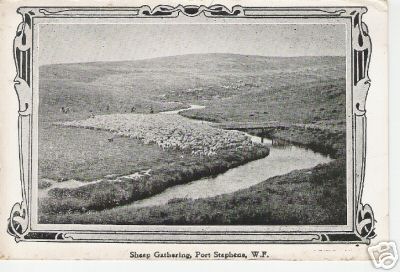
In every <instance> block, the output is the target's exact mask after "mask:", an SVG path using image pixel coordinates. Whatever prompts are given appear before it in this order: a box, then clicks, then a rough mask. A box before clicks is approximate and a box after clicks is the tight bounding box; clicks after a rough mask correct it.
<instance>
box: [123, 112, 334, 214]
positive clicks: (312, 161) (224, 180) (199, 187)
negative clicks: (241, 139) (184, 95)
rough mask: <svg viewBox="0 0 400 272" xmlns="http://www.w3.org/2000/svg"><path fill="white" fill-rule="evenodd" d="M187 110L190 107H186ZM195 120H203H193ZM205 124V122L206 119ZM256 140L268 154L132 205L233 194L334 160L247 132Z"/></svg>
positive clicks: (151, 204)
mask: <svg viewBox="0 0 400 272" xmlns="http://www.w3.org/2000/svg"><path fill="white" fill-rule="evenodd" d="M202 108H205V107H204V106H197V105H192V106H191V107H190V108H189V109H202ZM184 110H188V109H184ZM184 110H177V111H169V112H164V113H163V114H178V113H179V112H181V111H184ZM190 120H191V121H193V122H203V121H198V120H192V119H190ZM203 123H206V122H203ZM248 136H249V137H251V140H252V141H253V142H256V143H262V144H264V145H266V146H268V147H269V148H270V154H269V156H267V157H265V158H262V159H259V160H255V161H251V162H249V163H246V164H244V165H242V166H239V167H236V168H233V169H230V170H228V171H226V172H225V173H222V174H219V175H217V176H215V177H207V178H203V179H200V180H196V181H193V182H190V183H187V184H183V185H177V186H173V187H170V188H168V189H166V190H165V191H164V192H162V193H160V194H158V195H154V196H152V197H149V198H146V199H143V200H139V201H136V202H134V203H132V204H129V206H131V207H135V208H139V207H147V206H155V205H164V204H167V203H168V201H170V200H171V199H174V198H191V199H197V198H205V197H212V196H216V195H221V194H227V193H232V192H235V191H237V190H240V189H245V188H248V187H250V186H252V185H255V184H257V183H260V182H262V181H265V180H266V179H268V178H271V177H274V176H278V175H283V174H287V173H289V172H291V171H293V170H299V169H306V168H312V167H314V166H316V165H318V164H321V163H328V162H330V161H331V160H332V159H331V158H329V157H328V156H325V155H322V154H320V153H316V152H313V151H311V150H309V149H306V148H302V147H298V146H294V145H291V144H287V143H282V142H276V141H272V140H271V139H268V138H263V139H262V138H261V137H257V136H252V135H248Z"/></svg>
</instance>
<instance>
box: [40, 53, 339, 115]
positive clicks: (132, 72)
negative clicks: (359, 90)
mask: <svg viewBox="0 0 400 272" xmlns="http://www.w3.org/2000/svg"><path fill="white" fill-rule="evenodd" d="M344 71H345V61H344V58H342V57H296V58H277V57H261V56H246V55H235V54H198V55H183V56H174V57H164V58H155V59H149V60H138V61H123V62H93V63H76V64H56V65H46V66H42V67H41V68H40V94H41V95H40V105H41V106H40V113H42V114H45V115H47V113H48V112H51V113H53V114H55V115H56V116H55V118H65V116H64V115H60V114H59V113H60V108H61V107H69V108H70V110H71V115H73V113H76V112H95V113H100V112H101V113H108V112H112V113H115V112H130V110H131V109H132V107H135V110H136V111H137V112H148V111H149V108H150V107H153V110H154V111H156V112H157V111H160V110H167V109H172V108H179V107H183V105H182V104H180V103H183V104H187V103H193V104H195V103H198V104H206V105H215V104H214V103H215V102H219V103H221V105H222V106H224V107H223V108H222V109H224V110H225V109H226V108H227V107H229V106H230V105H233V104H235V103H237V101H241V98H243V97H246V99H245V100H246V101H253V102H255V101H259V102H260V103H259V104H258V105H252V103H247V104H246V103H244V104H242V105H238V106H243V107H246V109H247V110H253V111H260V114H264V111H266V112H268V113H269V114H271V112H272V111H273V110H276V109H277V108H278V107H279V105H282V102H286V103H285V104H287V106H286V107H285V108H286V109H287V110H288V109H289V108H291V109H292V112H293V113H294V114H296V111H297V107H296V108H295V106H297V105H295V104H294V105H292V104H291V102H292V101H293V99H295V98H296V97H297V98H299V99H298V104H299V105H303V108H304V105H308V104H309V103H311V104H312V105H316V104H318V103H319V102H320V101H321V98H325V97H327V96H330V97H331V98H330V99H331V100H332V99H336V94H335V93H331V91H332V90H333V91H335V89H336V86H337V87H338V88H342V87H343V86H344V85H343V84H344V78H345V74H344V73H345V72H344ZM320 83H322V84H324V86H325V87H324V88H323V89H318V91H315V90H314V89H316V87H318V86H319V84H320ZM298 84H301V86H302V87H301V88H298ZM316 84H317V85H316ZM310 90H313V91H312V92H309V91H310ZM288 95H289V96H290V97H292V99H291V100H290V101H285V99H287V97H288ZM302 98H303V99H302ZM310 98H311V100H310ZM339 98H340V97H339ZM226 99H227V100H226ZM271 99H272V101H275V103H279V104H278V105H277V106H278V107H275V108H273V109H271V108H270V107H271V105H268V108H265V107H262V108H260V107H259V106H260V104H262V103H263V102H264V100H265V101H269V100H271ZM303 100H307V101H303ZM174 102H179V103H174ZM304 102H305V103H304ZM329 102H332V101H329ZM219 103H217V104H218V106H219V105H220V104H219ZM325 104H326V103H324V104H323V105H319V106H318V107H316V109H315V110H316V111H317V112H316V113H318V111H319V108H323V107H324V106H325ZM249 106H250V108H249ZM321 110H322V109H321ZM327 110H329V109H327ZM220 111H221V109H220V110H219V111H215V110H212V112H213V113H215V114H218V113H220ZM322 111H323V110H322ZM53 116H54V115H53ZM245 116H247V117H248V112H246V115H245ZM263 117H265V116H263V115H260V118H263ZM266 117H268V118H269V117H270V116H269V115H268V116H266ZM296 117H297V116H296ZM256 118H257V117H256Z"/></svg>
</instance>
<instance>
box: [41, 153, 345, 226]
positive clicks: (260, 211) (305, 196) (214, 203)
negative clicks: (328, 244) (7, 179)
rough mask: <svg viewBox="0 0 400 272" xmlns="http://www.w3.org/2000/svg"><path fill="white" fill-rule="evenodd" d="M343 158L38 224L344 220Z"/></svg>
mask: <svg viewBox="0 0 400 272" xmlns="http://www.w3.org/2000/svg"><path fill="white" fill-rule="evenodd" d="M344 167H345V162H344V161H339V160H335V161H333V162H331V163H328V164H323V165H319V166H317V167H314V168H312V169H303V170H296V171H292V172H290V173H289V174H286V175H282V176H277V177H273V178H270V179H268V180H266V181H263V182H261V183H259V184H257V185H255V186H252V187H250V188H247V189H243V190H239V191H237V192H234V193H232V194H224V195H220V196H216V197H211V198H204V199H196V200H191V199H184V198H183V199H174V200H171V201H170V202H169V203H168V204H167V205H163V206H153V207H147V208H138V209H132V207H131V206H129V205H126V206H121V207H116V208H113V209H108V210H103V211H98V212H91V213H77V212H75V213H68V214H63V215H44V214H42V215H41V216H40V218H39V221H40V222H46V223H58V224H63V223H70V224H117V225H118V224H139V225H140V224H143V225H148V224H150V225H152V224H154V225H159V224H161V225H163V224H165V225H340V224H346V183H345V180H346V173H345V171H343V169H344Z"/></svg>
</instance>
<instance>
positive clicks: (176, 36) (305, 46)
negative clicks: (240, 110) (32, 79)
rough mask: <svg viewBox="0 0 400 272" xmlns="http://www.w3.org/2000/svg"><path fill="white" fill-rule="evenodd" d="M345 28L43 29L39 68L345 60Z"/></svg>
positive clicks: (46, 26) (67, 26) (162, 26)
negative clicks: (243, 59)
mask: <svg viewBox="0 0 400 272" xmlns="http://www.w3.org/2000/svg"><path fill="white" fill-rule="evenodd" d="M345 39H346V32H345V25H344V24H302V25H299V24H295V25H294V24H279V25H277V24H258V25H255V24H247V25H244V24H218V25H215V24H191V25H189V24H184V25H182V24H179V25H177V24H156V25H155V24H43V25H40V30H39V62H40V64H41V65H43V64H52V63H72V62H91V61H116V60H136V59H144V58H154V57H162V56H173V55H183V54H192V53H235V54H245V55H261V56H345V44H346V40H345Z"/></svg>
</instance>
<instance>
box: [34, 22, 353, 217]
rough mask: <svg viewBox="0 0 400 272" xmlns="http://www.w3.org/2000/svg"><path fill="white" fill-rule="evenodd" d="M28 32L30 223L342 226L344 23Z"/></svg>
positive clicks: (67, 27) (46, 27)
mask: <svg viewBox="0 0 400 272" xmlns="http://www.w3.org/2000/svg"><path fill="white" fill-rule="evenodd" d="M38 40H39V65H40V66H39V110H38V112H39V115H38V120H39V121H38V138H39V147H38V160H39V169H38V177H39V178H38V198H39V199H38V201H39V206H38V213H39V217H38V218H39V223H50V224H54V223H56V224H65V223H68V224H117V225H118V224H122V225H129V224H132V225H141V224H142V225H346V222H347V209H346V205H347V202H346V195H347V192H346V28H345V25H344V24H290V23H284V24H255V25H253V24H164V25H159V24H123V25H120V24H43V25H40V27H39V37H38ZM121 41H124V42H123V43H121Z"/></svg>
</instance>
